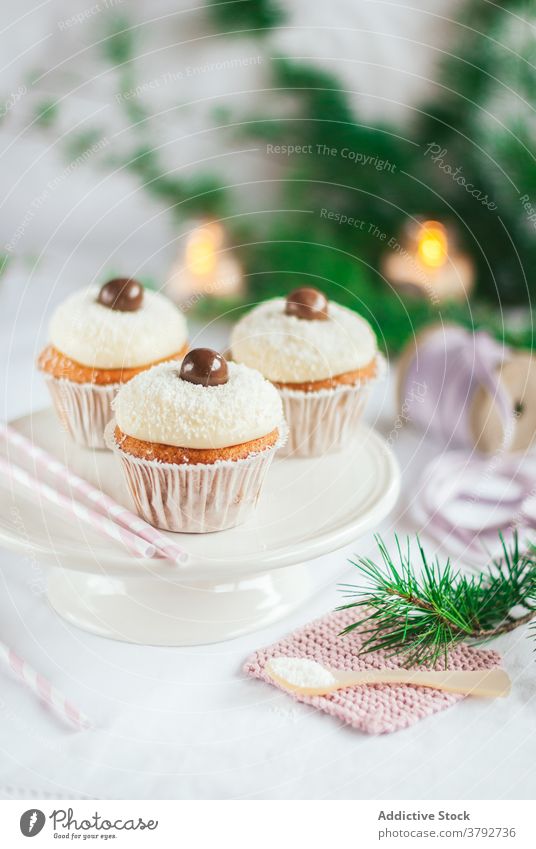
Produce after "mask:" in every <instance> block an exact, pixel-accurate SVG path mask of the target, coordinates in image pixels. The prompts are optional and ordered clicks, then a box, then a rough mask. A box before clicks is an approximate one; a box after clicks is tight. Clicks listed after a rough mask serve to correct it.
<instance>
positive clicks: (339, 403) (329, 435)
mask: <svg viewBox="0 0 536 849" xmlns="http://www.w3.org/2000/svg"><path fill="white" fill-rule="evenodd" d="M377 361H378V369H377V374H376V377H374V378H372V379H368V380H366V381H363V382H362V383H356V384H353V385H352V386H343V385H341V386H336V387H335V388H333V389H320V390H318V391H317V392H303V391H298V390H295V389H284V388H281V387H278V391H279V394H280V396H281V400H282V401H283V411H284V414H285V419H286V421H287V424H288V428H289V436H288V440H287V442H286V445H285V446H284V449H283V452H282V453H283V455H284V456H285V457H290V456H292V457H319V456H321V455H322V454H331V453H335V452H337V451H340V450H342V449H343V448H344V447H345V445H347V444H348V441H349V440H351V439H352V438H353V436H354V434H355V430H356V427H357V425H358V423H359V420H360V418H361V415H362V413H363V410H364V408H365V404H366V401H367V398H368V396H369V390H370V387H371V386H372V384H373V383H374V382H375V381H376V380H378V378H382V377H383V376H384V374H385V361H384V359H383V357H381V356H379V355H378V358H377Z"/></svg>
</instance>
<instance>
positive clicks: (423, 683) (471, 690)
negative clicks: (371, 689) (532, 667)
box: [265, 657, 511, 698]
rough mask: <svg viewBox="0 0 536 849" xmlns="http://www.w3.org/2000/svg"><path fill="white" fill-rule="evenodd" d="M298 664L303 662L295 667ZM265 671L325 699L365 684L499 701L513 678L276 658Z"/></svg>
mask: <svg viewBox="0 0 536 849" xmlns="http://www.w3.org/2000/svg"><path fill="white" fill-rule="evenodd" d="M289 661H291V663H290V664H289ZM298 661H303V663H301V664H295V662H298ZM290 667H294V668H290ZM265 671H266V672H267V673H268V675H269V676H270V678H272V679H273V680H274V681H276V682H277V683H278V684H279V685H280V686H281V687H284V688H285V690H289V691H290V692H293V693H299V694H300V695H302V696H325V695H326V694H327V693H333V692H334V691H335V690H342V689H344V688H346V687H359V686H361V685H363V684H412V685H413V686H415V687H433V688H434V689H436V690H444V691H445V692H447V693H463V694H464V695H466V696H485V697H487V698H496V697H502V696H507V695H508V694H509V692H510V687H511V682H510V678H509V677H508V675H507V673H506V672H505V671H504V669H479V670H475V671H474V672H464V671H461V672H456V671H451V670H448V669H446V670H431V671H428V670H425V669H418V670H415V669H365V670H356V671H355V672H348V671H346V670H344V669H333V668H332V667H330V666H323V665H322V664H321V663H317V661H314V660H309V659H308V658H288V657H274V658H272V659H271V660H269V661H268V663H267V664H266V666H265Z"/></svg>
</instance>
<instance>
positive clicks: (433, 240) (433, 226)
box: [417, 221, 448, 268]
mask: <svg viewBox="0 0 536 849" xmlns="http://www.w3.org/2000/svg"><path fill="white" fill-rule="evenodd" d="M417 253H418V255H419V259H420V260H421V262H422V263H423V265H426V266H428V268H440V267H441V266H442V265H444V264H445V262H446V261H447V253H448V242H447V233H446V230H445V228H444V227H443V225H442V224H440V223H439V221H425V222H424V224H422V225H421V229H420V232H419V237H418V246H417Z"/></svg>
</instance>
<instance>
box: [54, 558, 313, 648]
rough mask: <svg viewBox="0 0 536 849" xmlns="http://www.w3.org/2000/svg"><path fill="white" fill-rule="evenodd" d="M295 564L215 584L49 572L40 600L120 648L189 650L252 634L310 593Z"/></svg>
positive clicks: (307, 578)
mask: <svg viewBox="0 0 536 849" xmlns="http://www.w3.org/2000/svg"><path fill="white" fill-rule="evenodd" d="M311 589H312V582H311V578H310V575H309V570H307V569H306V568H305V566H304V565H303V564H298V565H294V566H288V567H286V568H284V569H278V570H276V571H271V572H266V573H265V574H259V573H254V574H252V575H244V576H241V577H240V578H239V579H236V578H233V579H229V580H225V579H222V580H221V581H220V582H209V581H205V582H199V583H190V582H188V583H178V582H177V581H176V580H173V581H170V580H166V579H165V578H164V577H160V578H158V579H155V577H154V576H149V577H130V576H128V577H118V576H114V577H111V576H108V575H96V574H91V573H87V572H78V571H76V570H73V569H62V568H52V569H50V571H49V576H48V598H49V601H50V603H51V605H52V607H53V608H54V610H55V611H56V612H57V613H59V615H60V616H62V617H63V618H64V619H66V620H67V622H69V623H71V624H72V625H76V626H77V627H78V628H82V629H83V630H85V631H90V632H91V633H93V634H98V635H99V636H101V637H111V638H112V639H114V640H122V641H124V642H128V643H140V644H143V645H154V646H195V645H203V644H206V643H216V642H220V641H223V640H230V639H232V638H234V637H240V636H241V635H242V634H248V633H249V632H250V631H255V630H258V629H259V628H263V627H265V626H267V625H271V624H272V622H276V621H277V620H278V619H280V618H282V617H283V616H286V615H287V614H288V613H289V612H291V611H292V610H294V609H295V608H297V607H299V606H300V605H301V604H303V603H304V602H305V601H307V599H308V597H309V596H310V594H311Z"/></svg>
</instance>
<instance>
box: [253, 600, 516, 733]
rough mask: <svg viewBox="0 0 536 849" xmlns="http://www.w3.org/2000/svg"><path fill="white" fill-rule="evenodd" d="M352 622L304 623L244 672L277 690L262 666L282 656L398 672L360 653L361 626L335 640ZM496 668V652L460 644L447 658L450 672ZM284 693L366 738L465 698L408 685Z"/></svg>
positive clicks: (349, 613)
mask: <svg viewBox="0 0 536 849" xmlns="http://www.w3.org/2000/svg"><path fill="white" fill-rule="evenodd" d="M364 614H366V611H363V610H362V611H361V612H360V615H364ZM355 619H356V613H355V611H353V610H341V611H338V612H336V613H330V614H329V615H328V616H324V617H323V618H322V619H317V620H315V621H314V622H309V624H308V625H305V626H304V627H303V628H299V629H298V630H297V631H294V633H292V634H290V635H289V636H288V637H285V638H284V639H283V640H280V642H278V643H274V645H272V646H268V647H267V648H264V649H260V650H259V651H257V652H255V654H253V655H251V657H250V658H248V660H247V661H246V663H245V666H244V672H245V673H246V674H247V675H250V676H251V677H253V678H261V679H262V680H263V681H266V682H267V683H269V684H272V685H273V686H274V687H277V686H278V685H277V684H276V683H275V682H274V681H273V680H272V679H271V678H270V677H269V676H268V675H267V674H266V673H265V671H264V666H265V664H266V663H267V661H268V660H269V659H270V658H271V657H278V656H281V655H286V656H287V657H308V658H310V659H311V660H316V661H318V662H319V663H323V664H325V665H327V666H333V667H335V668H337V669H348V670H352V669H397V668H398V667H399V665H400V664H398V663H397V661H396V658H394V657H387V655H386V653H385V652H383V651H377V652H372V653H371V654H365V655H359V650H360V647H361V644H362V643H363V640H364V639H365V637H364V635H363V628H356V629H355V630H354V631H352V632H351V633H349V634H346V635H345V636H344V637H340V636H339V634H340V632H341V631H342V630H343V629H344V628H345V627H346V626H347V625H350V624H351V623H352V622H355ZM366 627H367V626H364V628H366ZM500 664H501V656H500V655H499V654H497V652H494V651H486V650H482V649H475V648H471V647H470V646H468V645H465V644H461V645H458V646H456V647H455V648H453V649H452V651H451V652H450V655H449V669H468V670H474V669H492V668H493V667H497V666H500ZM280 689H283V688H280ZM285 692H286V691H285ZM289 695H291V697H292V698H294V699H296V700H297V701H299V702H304V703H305V704H308V705H312V706H313V707H315V708H318V709H319V710H322V711H324V713H329V714H330V715H331V716H334V717H336V718H337V719H340V720H342V721H343V722H345V723H347V724H348V725H351V726H352V727H353V728H357V729H359V730H360V731H364V732H366V733H367V734H385V733H387V732H389V731H399V730H400V729H401V728H407V727H408V726H409V725H413V724H414V723H415V722H418V720H419V719H424V718H425V717H426V716H431V715H432V714H434V713H437V712H438V711H440V710H445V708H448V707H450V706H451V705H454V704H456V702H459V701H460V700H461V699H464V698H465V696H463V695H460V694H457V693H445V692H443V691H441V690H433V689H432V688H430V687H415V686H413V685H410V684H373V685H370V684H368V685H366V686H363V687H349V688H347V689H346V690H337V691H336V692H335V693H332V694H330V695H328V696H298V695H295V694H294V693H293V694H290V693H289Z"/></svg>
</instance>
